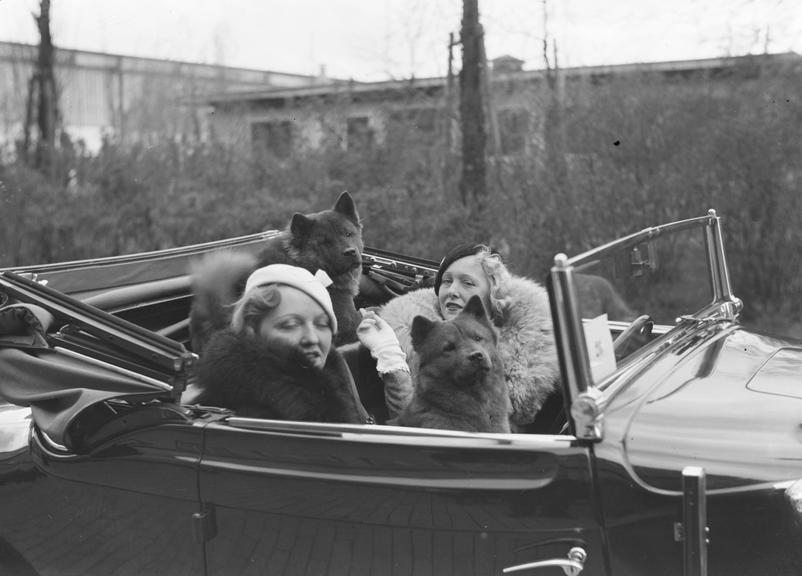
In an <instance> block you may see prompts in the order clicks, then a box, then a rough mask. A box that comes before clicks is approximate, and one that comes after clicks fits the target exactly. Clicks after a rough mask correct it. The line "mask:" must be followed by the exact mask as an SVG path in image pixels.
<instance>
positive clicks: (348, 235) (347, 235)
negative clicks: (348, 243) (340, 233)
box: [345, 231, 353, 238]
mask: <svg viewBox="0 0 802 576" xmlns="http://www.w3.org/2000/svg"><path fill="white" fill-rule="evenodd" d="M351 236H353V234H352V233H351V232H348V231H346V232H345V237H346V238H350V237H351Z"/></svg>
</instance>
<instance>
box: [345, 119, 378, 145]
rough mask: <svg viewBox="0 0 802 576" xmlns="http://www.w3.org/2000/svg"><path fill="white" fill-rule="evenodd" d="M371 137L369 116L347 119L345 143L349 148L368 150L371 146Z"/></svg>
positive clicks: (372, 135) (371, 130)
mask: <svg viewBox="0 0 802 576" xmlns="http://www.w3.org/2000/svg"><path fill="white" fill-rule="evenodd" d="M373 138H374V134H373V129H372V128H371V127H370V119H369V118H367V117H366V116H359V117H353V118H349V119H348V142H347V145H348V149H349V150H356V151H360V150H369V149H370V148H371V147H372V146H373Z"/></svg>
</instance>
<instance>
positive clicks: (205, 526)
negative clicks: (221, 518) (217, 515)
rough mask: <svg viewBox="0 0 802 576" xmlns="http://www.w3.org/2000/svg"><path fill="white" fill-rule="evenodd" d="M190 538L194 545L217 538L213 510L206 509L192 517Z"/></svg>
mask: <svg viewBox="0 0 802 576" xmlns="http://www.w3.org/2000/svg"><path fill="white" fill-rule="evenodd" d="M192 536H193V539H194V541H195V543H196V544H203V543H204V542H208V541H209V540H211V539H212V538H214V537H215V536H217V523H216V522H215V519H214V508H207V509H206V510H203V511H201V512H195V513H194V514H193V515H192Z"/></svg>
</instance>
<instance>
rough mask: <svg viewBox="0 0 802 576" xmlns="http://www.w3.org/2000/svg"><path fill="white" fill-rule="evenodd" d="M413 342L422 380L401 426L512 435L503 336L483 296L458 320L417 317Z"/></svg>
mask: <svg viewBox="0 0 802 576" xmlns="http://www.w3.org/2000/svg"><path fill="white" fill-rule="evenodd" d="M412 344H413V346H414V348H415V351H416V352H417V354H418V357H419V359H420V367H419V371H418V378H417V381H416V383H415V391H414V394H413V396H412V400H411V402H410V403H409V405H408V406H407V407H406V408H405V409H404V410H403V411H402V412H401V414H400V415H399V416H398V418H397V419H396V420H395V421H394V423H395V424H398V425H401V426H415V427H423V428H439V429H448V430H463V431H466V432H510V423H509V412H510V399H509V394H508V392H507V386H506V384H505V382H504V367H503V365H502V362H501V358H500V356H499V354H498V351H497V348H496V344H497V335H496V332H495V330H494V329H493V326H492V324H491V323H490V320H489V319H488V318H487V313H486V311H485V308H484V305H483V304H482V301H481V299H480V298H479V297H478V296H473V297H472V298H471V299H470V300H469V301H468V303H467V304H466V306H465V308H464V309H463V310H462V311H461V312H460V313H459V314H458V315H457V316H456V317H455V318H453V319H452V320H448V321H445V320H444V321H436V320H435V321H433V320H429V319H428V318H426V317H424V316H416V317H415V318H414V319H413V321H412Z"/></svg>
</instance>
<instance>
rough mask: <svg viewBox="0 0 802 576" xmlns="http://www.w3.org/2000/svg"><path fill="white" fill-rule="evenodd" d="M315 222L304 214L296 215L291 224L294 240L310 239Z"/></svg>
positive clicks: (293, 216)
mask: <svg viewBox="0 0 802 576" xmlns="http://www.w3.org/2000/svg"><path fill="white" fill-rule="evenodd" d="M314 224H315V223H314V222H313V221H312V220H311V219H310V218H308V217H307V216H304V215H303V214H299V213H297V212H296V213H295V214H293V215H292V221H291V222H290V233H291V234H292V235H293V237H294V238H308V237H309V235H310V234H311V233H312V226H314Z"/></svg>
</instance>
